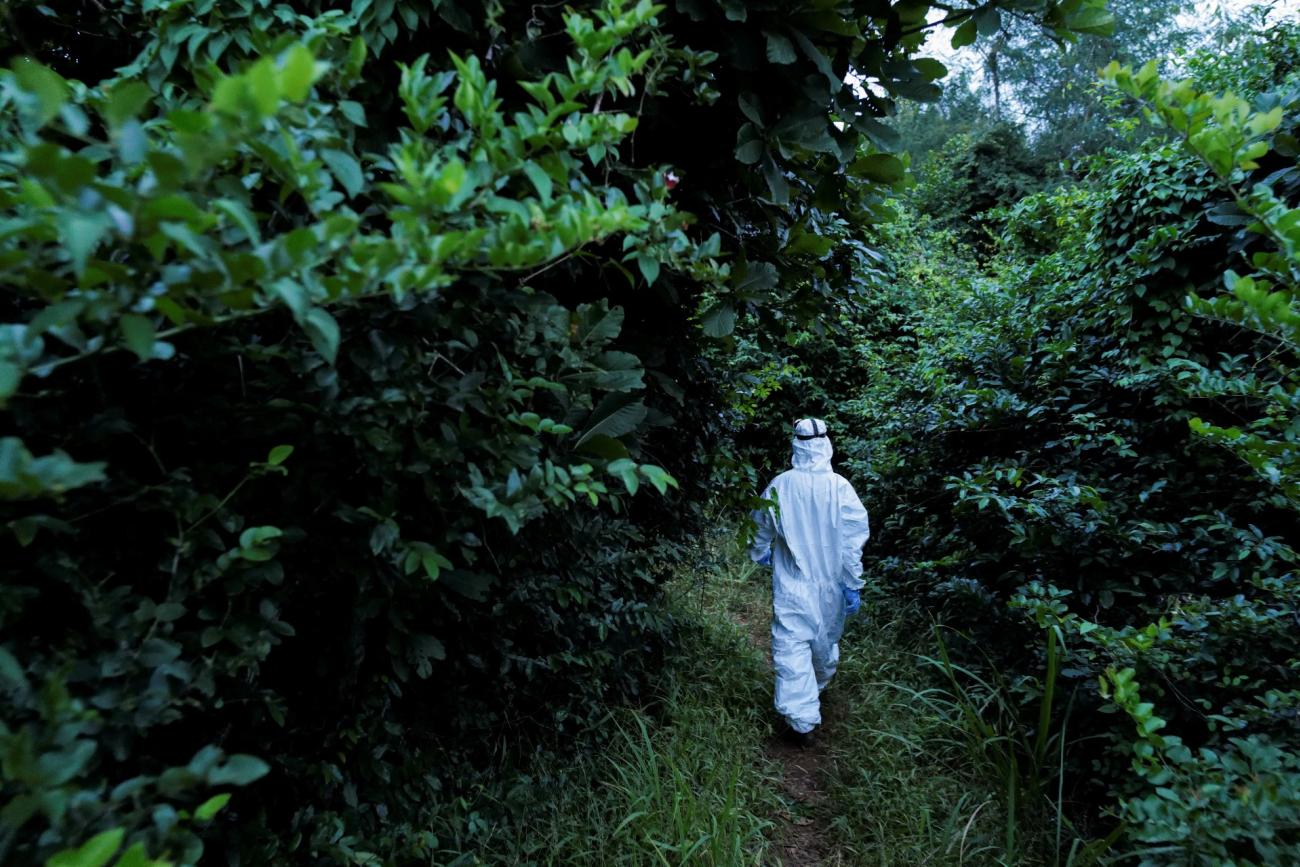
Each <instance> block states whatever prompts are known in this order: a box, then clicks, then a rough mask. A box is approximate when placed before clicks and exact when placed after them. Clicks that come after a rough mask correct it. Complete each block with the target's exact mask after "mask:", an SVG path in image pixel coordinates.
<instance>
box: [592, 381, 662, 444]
mask: <svg viewBox="0 0 1300 867" xmlns="http://www.w3.org/2000/svg"><path fill="white" fill-rule="evenodd" d="M645 417H646V407H645V404H644V403H643V402H642V401H641V398H639V397H637V396H635V395H632V394H619V393H616V394H607V395H605V397H603V398H602V399H601V401H600V403H598V404H596V406H595V408H594V409H592V411H591V414H590V415H588V416H587V420H586V422H585V425H584V430H583V431H582V433H581V434H580V435H579V436H578V441H577V443H576V446H578V447H581V446H582V445H583V443H585V442H587V441H588V440H590V439H592V438H593V437H596V436H607V437H615V438H617V437H621V436H625V435H627V434H630V433H632V431H634V430H636V429H637V427H639V426H640V424H641V422H643V421H645Z"/></svg>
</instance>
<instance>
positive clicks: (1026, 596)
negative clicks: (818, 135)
mask: <svg viewBox="0 0 1300 867" xmlns="http://www.w3.org/2000/svg"><path fill="white" fill-rule="evenodd" d="M1249 44H1250V48H1249V50H1247V51H1243V52H1242V56H1244V57H1247V58H1249V59H1250V61H1251V64H1252V65H1251V67H1250V68H1249V69H1245V70H1243V69H1241V68H1240V67H1239V66H1238V65H1237V64H1235V63H1228V62H1223V61H1220V60H1219V59H1218V58H1216V57H1214V56H1207V57H1196V58H1193V60H1192V62H1190V63H1189V71H1190V72H1191V73H1192V75H1193V76H1194V80H1193V82H1191V83H1188V84H1183V85H1177V86H1175V85H1171V84H1164V83H1161V81H1160V79H1159V77H1158V76H1157V74H1156V72H1155V68H1154V66H1148V67H1146V68H1144V69H1143V70H1142V71H1140V72H1131V71H1127V70H1124V69H1121V68H1118V67H1115V68H1112V69H1111V70H1109V71H1108V78H1109V79H1110V80H1111V82H1112V83H1114V84H1115V85H1116V87H1117V90H1118V91H1119V92H1121V93H1124V94H1127V95H1130V96H1132V97H1135V98H1136V99H1137V102H1138V104H1141V105H1146V106H1148V107H1150V109H1151V121H1152V122H1154V123H1159V124H1163V125H1165V126H1167V127H1168V128H1169V130H1170V131H1171V133H1172V140H1171V137H1168V136H1162V137H1157V138H1154V139H1152V140H1150V141H1148V142H1146V143H1145V144H1143V145H1141V146H1137V147H1132V148H1129V149H1126V150H1124V151H1112V152H1110V153H1109V154H1107V155H1106V156H1105V157H1104V158H1099V159H1096V160H1094V161H1093V167H1092V169H1091V171H1090V173H1089V175H1088V176H1087V177H1085V178H1082V179H1081V180H1079V181H1078V182H1071V183H1066V184H1061V185H1058V186H1057V187H1055V188H1053V189H1051V190H1048V191H1044V192H1039V193H1034V194H1031V195H1028V196H1025V197H1022V198H1019V201H1015V202H1013V203H1006V202H1003V203H1001V204H1003V205H1004V206H1003V207H1002V208H1001V209H1000V210H994V211H993V212H987V211H986V212H985V213H984V214H983V215H982V216H983V217H984V218H985V220H986V225H988V226H991V227H994V228H995V229H996V235H995V242H994V244H993V245H992V247H991V248H989V249H988V250H980V251H978V253H979V255H978V256H977V255H976V251H972V250H970V248H969V247H968V246H967V245H966V244H964V243H963V239H962V238H961V237H960V235H958V234H955V231H954V230H956V231H957V232H960V231H961V229H962V228H963V227H962V226H961V225H960V220H958V221H956V222H953V221H950V220H940V221H938V222H936V219H935V217H934V216H933V215H929V214H920V215H918V214H916V213H914V212H913V209H914V208H916V207H917V206H918V203H919V206H920V207H926V206H927V205H928V204H929V203H930V202H931V201H932V198H931V197H932V196H933V193H932V192H931V191H930V190H927V189H925V187H924V186H923V187H922V188H921V190H920V193H921V195H920V196H916V197H913V198H912V199H911V200H910V201H904V202H903V203H901V204H900V207H901V208H902V209H903V211H904V216H903V218H902V219H901V220H900V221H899V223H898V225H897V226H896V227H895V228H894V232H896V234H894V233H891V238H890V239H889V242H888V247H889V251H890V253H891V259H892V262H893V267H894V270H893V274H894V276H895V279H896V281H897V283H896V285H895V286H893V287H884V288H881V289H879V290H877V291H876V292H875V293H874V294H873V296H872V299H871V301H870V303H869V305H868V306H867V309H866V311H865V312H861V311H845V313H844V315H845V316H846V317H847V318H848V320H849V322H850V325H849V326H848V328H847V330H846V331H845V333H844V334H843V335H837V336H835V337H832V338H830V339H824V338H819V337H817V336H816V335H813V334H811V333H810V334H808V335H807V336H806V338H805V339H806V340H808V341H811V342H812V343H814V344H815V345H816V348H815V349H811V350H810V349H809V348H808V347H805V346H800V347H798V349H797V350H794V351H791V350H789V349H787V348H785V347H782V346H780V345H779V344H772V343H771V342H768V341H765V340H764V339H763V338H761V337H760V336H757V335H756V336H755V337H754V338H752V342H753V345H754V347H755V349H754V350H753V352H754V355H753V359H752V360H750V361H748V362H744V363H748V364H750V365H751V366H752V367H753V368H758V369H759V370H767V371H769V372H770V373H769V375H768V377H767V380H766V383H765V385H764V390H765V392H766V395H767V396H766V397H765V404H760V405H759V406H758V407H756V408H755V410H754V411H755V412H756V413H759V414H761V413H762V412H763V406H764V405H766V406H778V405H779V406H781V407H782V410H783V411H784V410H786V409H788V408H789V407H790V405H802V406H807V407H808V408H809V411H815V410H816V411H821V412H824V413H825V414H827V415H829V416H830V417H831V418H832V429H833V430H836V429H837V430H838V431H840V436H839V438H838V440H837V447H838V448H839V450H840V452H841V455H842V458H841V461H840V465H841V467H842V468H844V469H846V470H848V471H849V472H850V473H851V474H853V475H854V476H855V478H856V480H858V481H859V483H860V484H861V485H862V486H863V487H864V488H866V489H867V490H868V492H869V496H870V503H869V507H870V508H871V509H872V512H873V516H874V519H875V521H874V523H875V528H876V536H875V541H874V543H873V546H872V548H871V551H872V552H873V555H872V561H873V562H872V565H871V566H870V567H869V571H870V572H871V573H873V574H874V575H875V577H876V579H877V581H879V582H880V585H881V587H882V588H883V589H884V591H886V592H888V593H890V594H894V595H896V596H900V597H903V598H905V599H920V600H922V601H924V603H925V604H926V606H927V607H928V608H929V609H930V610H931V611H932V612H933V613H934V614H935V615H936V616H937V617H939V618H940V619H941V620H942V621H943V623H944V625H945V629H944V631H943V633H942V634H943V643H944V648H943V650H944V653H945V654H947V655H946V657H942V658H939V668H940V670H941V671H943V672H944V674H945V678H946V679H949V685H950V688H951V689H952V690H953V693H952V694H953V695H954V696H955V699H954V701H953V703H952V705H951V708H952V715H953V717H954V718H956V719H964V722H963V728H964V729H965V730H966V732H967V735H968V736H969V738H970V742H971V745H972V753H973V755H975V756H977V757H978V759H979V761H981V762H984V763H986V764H987V765H988V767H989V769H990V772H991V773H992V774H994V775H995V776H998V777H1000V778H1002V779H1003V781H1004V786H1005V788H1004V801H1005V803H1008V804H1009V805H1010V806H1011V808H1012V810H1013V811H1016V812H1018V813H1019V814H1020V817H1021V819H1020V821H1021V823H1022V824H1023V825H1026V826H1028V825H1030V824H1041V823H1043V822H1045V821H1052V822H1056V823H1058V824H1059V826H1060V827H1061V828H1062V831H1063V833H1062V838H1061V841H1062V843H1061V845H1062V852H1061V857H1062V858H1064V857H1066V855H1067V854H1068V852H1067V851H1066V849H1067V848H1068V845H1067V844H1068V841H1069V840H1070V839H1072V838H1073V837H1075V836H1076V835H1079V839H1080V840H1087V839H1094V840H1096V841H1097V843H1096V845H1093V846H1088V845H1082V847H1081V848H1079V849H1077V851H1076V852H1075V855H1076V857H1084V856H1083V854H1082V853H1084V852H1089V853H1091V854H1089V855H1088V856H1087V857H1094V856H1095V855H1096V854H1097V852H1098V850H1099V849H1104V848H1106V847H1107V846H1109V845H1110V844H1111V843H1112V842H1114V841H1116V840H1118V841H1121V842H1119V843H1118V844H1117V845H1118V846H1119V850H1118V851H1119V852H1120V853H1121V855H1122V856H1124V857H1128V858H1133V859H1135V860H1137V861H1139V862H1140V863H1144V864H1189V863H1190V864H1207V865H1208V864H1227V863H1235V864H1276V863H1290V862H1291V861H1293V860H1295V859H1296V857H1297V855H1298V854H1300V837H1297V835H1296V824H1295V816H1296V814H1297V813H1296V811H1297V809H1300V776H1297V771H1298V770H1300V749H1298V748H1297V744H1296V741H1295V734H1294V732H1295V715H1296V700H1297V696H1300V682H1297V680H1296V670H1297V660H1300V645H1298V644H1297V638H1296V636H1297V633H1296V624H1297V622H1300V608H1298V607H1297V606H1298V605H1300V598H1297V595H1296V589H1295V588H1296V584H1295V569H1296V562H1297V556H1298V555H1297V545H1298V544H1300V539H1298V538H1297V535H1296V508H1297V503H1298V501H1297V498H1296V488H1295V473H1296V465H1295V461H1296V454H1297V445H1296V441H1297V440H1296V438H1297V436H1300V428H1298V427H1297V421H1296V419H1297V415H1296V386H1297V381H1296V361H1297V359H1296V356H1295V352H1296V341H1295V333H1294V327H1295V325H1294V323H1295V322H1296V315H1297V313H1296V291H1297V276H1300V258H1298V257H1297V250H1298V249H1300V248H1298V247H1297V244H1296V242H1297V235H1296V231H1297V229H1296V226H1297V225H1298V224H1300V212H1298V211H1296V210H1294V208H1295V205H1296V204H1297V203H1298V202H1300V198H1298V197H1300V171H1298V170H1297V166H1296V156H1297V151H1298V150H1300V148H1297V127H1298V126H1300V102H1298V101H1297V100H1298V98H1300V89H1298V88H1297V84H1300V81H1297V79H1296V77H1295V75H1294V70H1295V69H1296V66H1295V64H1296V59H1297V56H1300V55H1298V54H1297V45H1298V44H1300V43H1298V41H1297V36H1296V30H1295V28H1294V27H1286V26H1282V27H1278V28H1277V29H1275V30H1272V31H1270V32H1267V33H1265V34H1263V35H1262V37H1261V38H1259V39H1257V40H1255V41H1253V42H1250V43H1249ZM1225 85H1226V86H1232V87H1236V88H1238V90H1239V91H1240V93H1241V97H1234V96H1232V95H1228V96H1217V95H1216V94H1218V93H1219V91H1220V89H1221V88H1222V87H1224V86H1225ZM1205 91H1210V92H1211V93H1210V94H1209V95H1206V94H1205ZM968 142H970V143H968V144H966V146H967V147H969V148H971V152H972V153H973V152H974V149H975V147H977V146H979V145H978V144H977V143H975V142H973V141H970V140H968ZM961 148H962V144H955V145H953V147H952V153H953V154H954V155H955V156H957V157H960V158H962V159H957V160H954V159H951V158H947V164H948V165H949V166H953V165H955V166H960V165H962V164H963V162H962V160H963V159H965V157H964V155H963V154H962V151H961ZM1018 148H1019V143H1018V142H1013V143H1008V144H1006V145H1004V147H1003V148H1002V149H1001V151H1000V152H999V158H1001V159H1003V160H1009V159H1019V158H1020V157H1018V156H1017V154H1018V153H1023V151H1021V150H1019V149H1018ZM938 159H939V162H938V163H937V168H936V169H935V170H936V171H942V170H946V166H945V165H944V159H945V156H944V155H942V154H940V155H939V156H938ZM971 159H972V161H973V158H971ZM967 164H969V163H967ZM1008 174H1010V172H1009V171H1005V170H1004V171H1002V172H1000V173H999V175H1000V176H1006V175H1008ZM936 176H937V177H939V178H943V177H944V176H943V175H941V174H937V175H936ZM947 177H948V178H949V180H948V183H946V184H945V183H943V182H940V184H939V185H938V188H939V189H940V190H942V191H943V192H944V193H945V194H946V195H948V196H949V197H954V196H962V195H965V196H970V195H971V194H972V192H974V190H973V189H961V188H960V184H961V183H962V182H963V181H962V178H961V176H960V175H958V174H949V175H948V176H947ZM966 178H967V182H973V184H974V185H975V189H979V188H980V187H984V188H987V186H988V185H987V183H985V182H984V181H983V180H981V179H980V178H979V176H978V175H969V174H968V175H966ZM941 214H942V216H945V217H946V216H947V213H946V212H941ZM973 216H979V214H978V213H976V214H973ZM900 230H901V231H900ZM842 338H847V339H844V340H843V341H842ZM742 361H744V360H743V359H742ZM760 365H762V367H759V366H760ZM787 369H788V373H787V372H784V371H785V370H787ZM786 401H789V403H786ZM945 660H946V661H945ZM1009 831H1010V829H1009ZM1002 852H1003V855H1002V857H1004V858H1005V859H1007V860H1009V861H1015V860H1017V859H1018V858H1027V857H1028V856H1027V854H1026V853H1024V852H1018V851H1017V849H1016V845H1015V840H1014V838H1013V836H1012V835H1011V834H1010V833H1009V834H1008V838H1007V841H1006V844H1005V846H1004V847H1003V849H1002Z"/></svg>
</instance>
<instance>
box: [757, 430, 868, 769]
mask: <svg viewBox="0 0 1300 867" xmlns="http://www.w3.org/2000/svg"><path fill="white" fill-rule="evenodd" d="M793 446H794V458H793V461H792V463H793V469H789V470H786V471H785V472H784V473H781V475H779V476H777V477H776V478H775V479H774V480H773V481H772V484H770V485H768V487H767V491H766V493H765V494H764V498H765V499H769V500H774V501H775V503H776V505H775V506H774V507H769V508H765V509H761V510H759V511H757V512H755V513H754V521H755V523H757V524H758V531H757V533H756V534H755V536H754V543H753V545H752V546H751V547H750V551H749V556H750V558H751V559H752V560H753V561H754V562H756V563H759V564H761V565H768V564H770V565H771V566H772V663H773V665H774V667H775V668H776V710H777V713H779V714H781V716H783V717H785V720H786V722H787V723H789V731H787V732H786V733H785V735H786V737H787V738H788V739H790V740H793V741H794V742H796V743H799V744H801V745H802V744H807V743H808V742H809V741H810V740H811V733H812V730H813V729H814V728H816V727H817V726H818V725H820V724H821V721H822V717H821V703H820V700H819V695H820V693H821V691H822V690H824V689H825V688H826V685H827V684H828V683H830V680H831V677H832V676H833V675H834V674H835V667H836V665H837V664H838V662H839V658H840V647H839V640H840V635H841V633H843V631H844V618H845V616H846V615H847V614H853V613H855V612H856V611H857V610H858V606H859V605H860V604H861V600H860V598H859V595H858V591H859V590H860V589H861V588H862V584H863V581H862V546H863V545H864V544H866V541H867V538H868V537H869V536H870V535H871V528H870V526H869V524H868V521H867V510H866V509H865V508H863V506H862V501H861V500H860V499H858V495H857V492H856V491H854V490H853V485H851V484H849V482H848V480H847V479H845V478H844V477H843V476H841V475H840V474H838V473H836V472H835V471H834V470H832V469H831V455H832V454H833V453H834V450H833V449H832V448H831V441H830V437H829V436H827V431H826V423H825V422H824V421H822V420H821V419H817V418H805V419H801V420H800V421H798V422H796V423H795V427H794V440H793Z"/></svg>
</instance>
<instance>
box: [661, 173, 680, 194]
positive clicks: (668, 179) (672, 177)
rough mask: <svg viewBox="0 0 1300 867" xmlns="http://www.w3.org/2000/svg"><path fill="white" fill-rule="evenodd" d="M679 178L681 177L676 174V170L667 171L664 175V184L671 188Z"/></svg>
mask: <svg viewBox="0 0 1300 867" xmlns="http://www.w3.org/2000/svg"><path fill="white" fill-rule="evenodd" d="M680 180H681V178H679V177H678V176H677V173H676V172H667V173H666V174H665V175H664V186H665V187H667V188H668V189H670V190H671V189H672V188H673V187H675V186H677V183H678V181H680Z"/></svg>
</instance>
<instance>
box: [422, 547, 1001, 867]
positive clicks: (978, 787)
mask: <svg viewBox="0 0 1300 867" xmlns="http://www.w3.org/2000/svg"><path fill="white" fill-rule="evenodd" d="M668 593H669V595H670V598H671V600H672V606H673V608H674V611H675V612H676V615H677V617H678V618H679V620H680V623H681V647H680V650H679V651H678V653H676V654H675V656H674V658H673V659H672V661H671V663H670V665H669V668H668V670H667V671H666V672H665V674H664V678H663V681H662V683H661V685H660V688H659V693H658V695H657V696H656V701H654V702H653V703H652V705H651V709H650V710H649V711H633V710H626V711H621V712H618V713H616V714H614V715H613V717H612V719H611V723H610V725H611V726H615V727H616V731H617V733H616V735H615V736H614V738H613V740H612V743H611V744H610V746H608V747H607V748H606V749H605V750H604V751H603V752H601V753H598V754H595V755H592V756H589V757H587V758H585V759H583V760H581V761H580V762H578V763H577V764H576V765H575V766H573V767H570V768H565V769H555V770H554V771H553V772H552V773H551V777H552V778H553V785H552V787H551V791H552V792H553V794H554V797H553V798H550V799H549V800H546V801H545V802H543V803H540V804H533V805H530V806H529V808H528V809H527V811H526V813H527V818H526V820H523V821H519V822H517V823H515V824H514V825H507V826H495V828H494V830H487V829H479V830H478V831H477V832H476V833H475V834H473V835H472V836H470V837H468V838H464V837H461V838H460V839H448V837H447V836H444V837H443V838H444V840H446V842H448V843H449V844H452V845H453V846H454V847H455V851H457V852H460V853H463V854H461V855H460V856H459V857H449V859H448V861H447V862H446V863H450V864H455V865H472V864H511V865H529V864H536V865H550V864H555V865H661V867H669V865H673V867H675V865H686V864H693V865H719V867H744V865H784V867H806V865H864V867H867V865H870V867H874V865H899V867H902V865H907V867H916V865H996V864H1003V863H1006V861H1005V860H1004V858H1002V857H1000V852H999V849H998V847H999V845H1001V842H1002V840H1003V834H1004V831H1005V827H1006V824H1005V813H1004V811H1003V809H1002V806H1001V802H1000V799H999V797H998V794H997V792H996V791H995V790H994V789H993V788H991V787H990V785H989V782H988V781H987V780H983V779H981V778H980V777H979V776H978V775H976V774H974V773H973V772H971V770H970V769H969V760H968V758H967V756H968V753H967V752H966V751H965V749H964V748H963V746H962V745H961V742H960V738H958V737H956V736H955V735H954V732H953V730H952V725H951V724H950V723H949V722H947V721H945V720H943V719H941V718H938V717H936V716H935V715H934V713H933V711H927V710H926V709H925V703H923V702H921V701H919V700H918V699H917V698H916V697H915V695H914V693H915V692H916V691H920V690H925V689H927V687H928V685H929V684H931V683H932V682H933V676H932V673H930V672H927V671H926V670H925V669H924V667H923V666H922V665H921V663H919V662H918V660H917V655H918V654H920V653H927V652H929V651H930V649H931V648H930V647H929V646H928V645H927V642H928V641H929V636H928V633H926V632H925V631H924V630H921V631H919V632H920V634H916V633H915V632H913V633H909V632H908V629H907V627H906V626H905V625H904V623H903V621H902V620H901V619H899V618H890V617H889V616H888V615H887V614H885V613H883V612H882V611H880V610H878V611H876V612H875V613H874V615H873V614H871V613H868V616H866V617H863V616H859V617H857V618H855V619H854V620H853V621H851V624H850V627H849V629H848V631H847V634H846V636H845V638H844V641H843V643H842V645H841V650H842V662H841V668H840V672H839V674H838V675H837V676H836V678H835V680H834V681H833V682H832V684H831V686H830V688H829V689H828V690H827V692H826V694H825V695H824V697H823V717H824V724H823V726H822V728H821V730H820V736H819V738H818V741H817V744H816V746H815V747H813V748H811V749H807V750H799V749H796V748H793V747H788V746H784V745H782V744H781V743H780V742H779V740H778V739H777V738H776V732H777V729H778V720H777V719H776V717H775V712H774V711H773V710H772V707H771V701H772V674H771V667H770V663H769V657H768V653H767V651H768V647H767V645H768V631H767V630H768V624H769V618H770V605H771V586H770V580H769V573H768V572H767V571H766V570H762V571H757V570H755V569H754V568H753V567H751V566H750V565H749V564H748V563H747V561H746V560H745V559H744V557H743V555H742V554H741V552H740V550H739V548H738V547H737V546H736V544H735V541H734V540H733V539H731V538H730V537H725V536H722V535H721V534H720V535H718V536H717V537H716V538H712V539H709V540H706V541H705V542H704V543H703V544H702V546H701V552H700V556H699V558H698V559H697V560H696V565H695V566H694V567H693V568H692V569H690V570H687V571H684V572H683V573H682V574H680V575H678V576H676V577H675V578H674V580H673V581H672V582H671V584H670V586H669V589H668ZM884 607H885V606H877V608H879V609H882V608H884ZM445 830H446V829H444V831H445ZM452 836H453V837H460V835H458V834H457V835H452ZM469 853H472V854H469Z"/></svg>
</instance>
